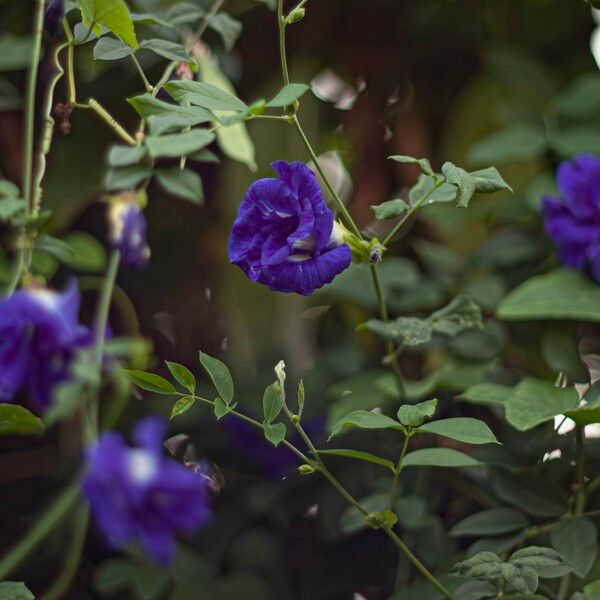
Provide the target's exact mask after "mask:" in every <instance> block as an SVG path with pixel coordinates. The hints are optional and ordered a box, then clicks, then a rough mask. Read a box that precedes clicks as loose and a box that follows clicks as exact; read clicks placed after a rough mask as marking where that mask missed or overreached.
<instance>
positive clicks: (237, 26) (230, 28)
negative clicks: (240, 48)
mask: <svg viewBox="0 0 600 600" xmlns="http://www.w3.org/2000/svg"><path fill="white" fill-rule="evenodd" d="M208 26H209V27H210V28H211V29H212V30H213V31H216V32H217V33H218V34H219V35H220V36H221V40H223V46H224V47H225V50H226V51H227V52H231V50H232V49H233V47H234V46H235V42H236V41H237V39H238V37H239V36H240V33H241V32H242V24H241V23H240V22H239V21H238V20H237V19H234V18H233V17H232V16H231V15H228V14H227V13H224V12H220V13H218V14H216V15H214V16H213V17H211V18H210V19H209V21H208Z"/></svg>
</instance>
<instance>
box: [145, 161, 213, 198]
mask: <svg viewBox="0 0 600 600" xmlns="http://www.w3.org/2000/svg"><path fill="white" fill-rule="evenodd" d="M156 179H158V183H160V185H161V187H162V188H164V189H165V190H166V191H167V192H169V194H173V195H174V196H178V197H179V198H184V199H185V200H189V201H190V202H194V203H196V204H202V202H203V201H204V190H203V188H202V180H201V179H200V176H199V175H197V174H196V173H194V171H190V169H180V168H179V167H169V168H168V169H159V170H158V171H156Z"/></svg>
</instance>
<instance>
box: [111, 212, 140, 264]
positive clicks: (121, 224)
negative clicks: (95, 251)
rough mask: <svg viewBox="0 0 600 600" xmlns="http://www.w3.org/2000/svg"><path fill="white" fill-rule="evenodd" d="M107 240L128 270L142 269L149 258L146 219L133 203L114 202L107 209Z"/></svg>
mask: <svg viewBox="0 0 600 600" xmlns="http://www.w3.org/2000/svg"><path fill="white" fill-rule="evenodd" d="M108 225H109V230H110V231H109V238H110V242H111V244H112V246H113V248H116V249H117V250H119V251H120V252H121V262H122V263H123V265H125V266H126V267H129V268H130V269H143V268H144V267H145V266H146V265H147V264H148V259H149V258H150V248H149V247H148V242H147V240H146V218H145V217H144V213H143V211H142V209H141V208H140V207H139V205H138V204H137V203H136V202H135V201H129V200H116V201H115V202H112V203H111V204H110V205H109V208H108Z"/></svg>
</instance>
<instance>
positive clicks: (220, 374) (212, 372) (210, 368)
mask: <svg viewBox="0 0 600 600" xmlns="http://www.w3.org/2000/svg"><path fill="white" fill-rule="evenodd" d="M200 362H201V363H202V366H203V367H204V368H205V369H206V372H207V373H208V375H209V376H210V378H211V379H212V382H213V384H214V386H215V388H216V389H217V392H219V396H221V398H222V399H223V401H224V402H225V404H230V403H231V401H232V400H233V379H232V378H231V373H230V372H229V369H228V368H227V366H226V365H225V364H224V363H222V362H221V361H220V360H219V359H218V358H213V357H212V356H209V355H208V354H205V353H204V352H200Z"/></svg>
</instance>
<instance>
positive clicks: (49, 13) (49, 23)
mask: <svg viewBox="0 0 600 600" xmlns="http://www.w3.org/2000/svg"><path fill="white" fill-rule="evenodd" d="M64 16H65V4H64V0H50V1H49V2H48V5H47V6H46V14H45V15H44V29H45V30H46V31H47V32H48V34H50V35H51V36H52V37H57V36H58V34H59V33H60V32H61V30H62V20H63V17H64Z"/></svg>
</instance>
